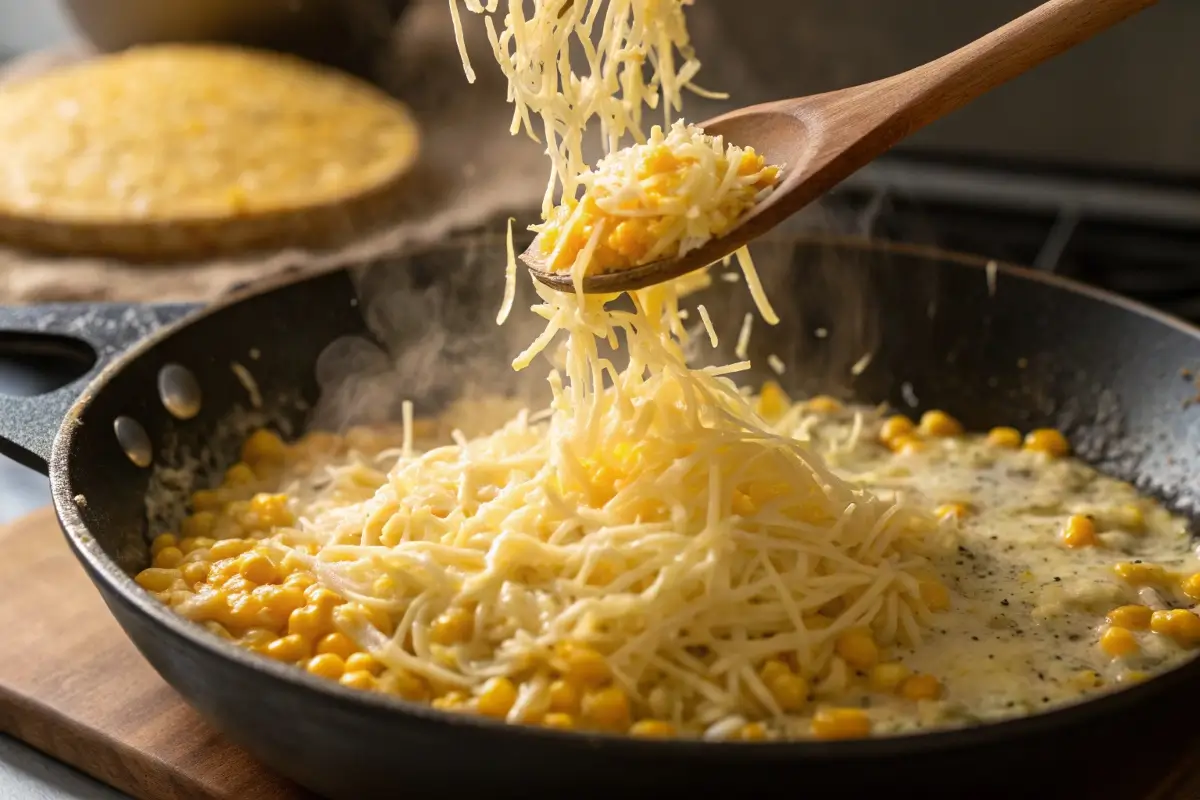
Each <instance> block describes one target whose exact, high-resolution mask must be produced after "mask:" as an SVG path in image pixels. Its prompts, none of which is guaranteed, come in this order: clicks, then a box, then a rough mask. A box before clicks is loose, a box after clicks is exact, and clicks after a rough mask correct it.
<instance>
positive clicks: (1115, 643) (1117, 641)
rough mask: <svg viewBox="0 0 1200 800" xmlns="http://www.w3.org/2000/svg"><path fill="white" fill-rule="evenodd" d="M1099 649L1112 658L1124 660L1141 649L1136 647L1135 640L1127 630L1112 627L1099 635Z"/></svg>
mask: <svg viewBox="0 0 1200 800" xmlns="http://www.w3.org/2000/svg"><path fill="white" fill-rule="evenodd" d="M1100 649H1101V650H1103V651H1104V652H1105V653H1107V654H1108V655H1110V656H1112V657H1113V658H1124V657H1125V656H1128V655H1132V654H1134V653H1136V652H1137V651H1138V650H1139V649H1141V648H1139V647H1138V643H1137V638H1136V637H1135V636H1134V635H1133V634H1132V633H1131V632H1130V631H1129V629H1128V628H1121V627H1118V626H1116V625H1113V626H1112V627H1109V628H1106V629H1105V630H1104V633H1102V634H1100Z"/></svg>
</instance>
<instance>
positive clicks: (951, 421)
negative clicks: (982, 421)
mask: <svg viewBox="0 0 1200 800" xmlns="http://www.w3.org/2000/svg"><path fill="white" fill-rule="evenodd" d="M918 429H919V430H920V431H921V433H923V434H925V435H926V436H939V437H940V436H962V432H963V426H962V423H960V422H959V421H958V420H956V419H955V418H954V417H952V416H950V415H949V414H947V413H946V412H945V411H937V410H934V411H926V412H925V413H924V414H922V415H921V424H920V425H919V426H918Z"/></svg>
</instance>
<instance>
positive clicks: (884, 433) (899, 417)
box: [879, 414, 917, 445]
mask: <svg viewBox="0 0 1200 800" xmlns="http://www.w3.org/2000/svg"><path fill="white" fill-rule="evenodd" d="M916 430H917V426H916V425H914V424H913V421H912V420H911V419H909V418H908V417H906V416H904V415H903V414H895V415H893V416H890V417H888V418H887V419H886V420H884V421H883V426H882V427H880V429H879V441H880V442H882V443H883V444H886V445H890V444H891V443H892V441H893V440H895V439H899V438H900V437H901V436H912V435H913V434H914V433H915V432H916Z"/></svg>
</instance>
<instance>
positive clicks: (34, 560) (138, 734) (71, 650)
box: [0, 508, 1200, 800]
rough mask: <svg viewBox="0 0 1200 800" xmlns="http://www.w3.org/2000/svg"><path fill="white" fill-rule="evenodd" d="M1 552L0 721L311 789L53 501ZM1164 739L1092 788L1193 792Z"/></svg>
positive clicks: (203, 780)
mask: <svg viewBox="0 0 1200 800" xmlns="http://www.w3.org/2000/svg"><path fill="white" fill-rule="evenodd" d="M0 553H2V554H3V558H0V587H3V592H2V594H0V597H2V598H3V599H2V600H0V631H4V632H5V639H6V644H7V645H8V646H7V648H6V649H7V653H6V655H5V657H3V658H0V731H3V732H5V733H7V734H9V735H12V736H15V737H17V738H19V739H22V740H24V741H25V742H27V743H29V744H30V745H32V746H33V747H36V748H37V749H39V750H42V751H44V752H46V753H48V754H50V755H52V756H54V757H56V758H58V759H60V760H62V761H65V762H67V763H68V764H71V765H73V766H75V767H76V768H78V769H80V770H82V771H83V772H86V773H88V774H89V775H92V776H93V777H95V778H98V779H99V780H101V781H104V782H105V783H108V784H110V785H112V786H114V787H116V788H118V789H120V790H122V791H124V792H126V793H128V794H130V795H133V796H134V797H137V798H142V799H143V800H163V799H164V798H165V799H168V800H193V798H196V799H201V798H202V799H203V800H260V798H261V799H263V800H301V799H302V798H303V799H305V800H311V798H312V797H313V796H312V795H311V794H310V793H308V792H306V791H305V790H303V789H301V788H299V787H297V786H296V785H295V784H293V783H291V782H289V781H287V780H286V779H284V778H281V777H279V776H278V775H275V774H273V773H271V772H269V771H268V770H267V769H266V768H265V767H263V766H261V765H260V764H258V763H257V762H255V761H254V760H253V759H252V758H251V757H250V756H249V755H248V754H247V753H246V752H245V751H243V750H240V749H239V748H237V747H235V746H234V745H232V744H230V743H229V742H227V741H225V740H224V739H223V738H222V737H221V736H220V735H219V734H217V733H216V732H215V731H214V730H213V729H212V728H210V727H208V725H207V724H206V723H205V722H204V721H203V720H201V719H200V717H199V716H198V715H197V714H196V713H195V712H194V711H192V710H191V708H189V707H188V706H187V705H186V704H185V703H184V702H183V700H182V699H181V698H180V697H179V696H178V695H177V694H175V692H174V690H172V689H171V688H170V687H169V686H167V684H166V683H164V682H163V680H162V679H161V678H159V677H158V674H157V673H156V672H155V671H154V670H153V669H151V667H150V665H149V664H147V663H146V662H145V661H144V660H143V659H142V657H141V655H140V654H139V653H138V652H137V650H136V649H134V646H133V644H132V643H131V642H130V641H129V640H128V639H127V638H126V637H125V634H124V633H123V632H122V631H121V629H120V627H119V626H118V625H117V623H116V621H115V620H113V618H112V617H111V616H110V615H109V613H108V609H107V608H106V607H105V606H104V603H103V601H102V600H101V599H100V595H99V594H98V593H97V592H96V590H95V588H94V587H93V586H92V584H91V582H90V581H89V580H88V578H87V576H86V575H85V574H84V572H83V570H82V568H80V566H79V565H78V563H77V562H76V561H75V558H74V556H73V555H72V554H71V552H70V550H69V549H68V548H67V544H66V541H65V540H64V539H63V536H62V534H61V533H60V531H59V529H58V523H57V522H56V520H55V518H54V514H53V513H52V512H51V510H50V509H48V508H47V509H42V510H40V511H36V512H34V513H32V514H30V515H29V516H27V517H24V518H22V519H20V520H18V521H17V522H15V523H12V524H10V525H6V526H0ZM1147 738H1148V739H1152V738H1153V737H1149V736H1148V737H1147ZM1166 744H1167V743H1166V742H1162V741H1158V742H1156V743H1154V744H1153V745H1152V749H1151V752H1152V753H1156V754H1158V755H1159V756H1160V757H1161V758H1162V763H1159V764H1145V765H1143V766H1144V767H1145V768H1146V769H1142V770H1137V772H1138V773H1139V774H1149V775H1150V776H1152V777H1151V778H1150V779H1149V780H1145V781H1141V780H1139V781H1137V786H1140V787H1142V788H1140V789H1138V788H1136V787H1134V785H1133V784H1130V783H1126V782H1125V779H1127V778H1129V777H1130V773H1131V772H1132V771H1133V770H1131V769H1130V768H1129V767H1130V766H1131V764H1130V763H1128V762H1131V761H1134V760H1138V759H1134V758H1126V757H1124V756H1123V755H1122V754H1098V759H1097V766H1098V771H1104V772H1109V773H1110V774H1109V775H1108V776H1107V777H1106V778H1104V779H1103V783H1104V785H1106V786H1107V787H1109V788H1110V789H1111V790H1112V791H1111V793H1110V792H1108V791H1105V792H1103V793H1101V792H1100V791H1096V792H1091V791H1088V792H1086V796H1087V797H1088V798H1089V800H1100V798H1104V800H1197V799H1198V798H1200V741H1197V742H1195V743H1193V744H1192V745H1191V746H1188V747H1181V748H1180V749H1181V750H1183V751H1186V752H1184V754H1183V755H1182V756H1172V755H1170V752H1169V751H1168V750H1167V749H1166V747H1165V746H1166ZM1114 756H1115V761H1111V760H1106V759H1110V758H1113V757H1114ZM1104 764H1110V765H1115V764H1120V766H1119V767H1117V768H1116V769H1115V771H1109V770H1105V769H1103V766H1102V765H1104ZM1030 781H1031V786H1030V788H1031V791H1033V793H1034V794H1036V783H1037V781H1036V779H1035V778H1034V776H1030ZM1034 794H1031V795H1029V796H1030V797H1032V796H1034ZM1078 796H1080V797H1083V796H1085V795H1082V794H1081V795H1078Z"/></svg>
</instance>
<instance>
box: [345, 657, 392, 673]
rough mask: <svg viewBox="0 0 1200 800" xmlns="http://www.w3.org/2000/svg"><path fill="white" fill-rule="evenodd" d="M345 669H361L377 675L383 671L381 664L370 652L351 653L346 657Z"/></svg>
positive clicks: (349, 670) (355, 670) (350, 670)
mask: <svg viewBox="0 0 1200 800" xmlns="http://www.w3.org/2000/svg"><path fill="white" fill-rule="evenodd" d="M346 671H347V672H360V671H361V672H369V673H371V674H372V675H378V674H379V673H380V672H383V664H380V663H379V662H378V661H377V660H376V659H375V656H373V655H371V654H370V653H353V654H351V655H350V656H349V657H348V658H347V659H346Z"/></svg>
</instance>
